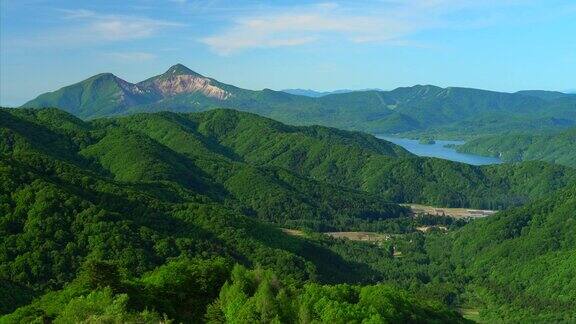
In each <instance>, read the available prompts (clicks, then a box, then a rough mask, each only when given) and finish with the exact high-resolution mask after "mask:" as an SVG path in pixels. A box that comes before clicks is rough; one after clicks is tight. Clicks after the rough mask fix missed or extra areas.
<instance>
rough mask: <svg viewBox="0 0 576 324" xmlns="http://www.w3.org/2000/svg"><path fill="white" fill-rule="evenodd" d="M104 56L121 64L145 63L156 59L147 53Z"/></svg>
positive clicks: (122, 53)
mask: <svg viewBox="0 0 576 324" xmlns="http://www.w3.org/2000/svg"><path fill="white" fill-rule="evenodd" d="M104 56H106V57H108V58H111V59H113V60H117V61H122V62H145V61H151V60H153V59H155V58H156V55H155V54H152V53H147V52H111V53H105V54H104Z"/></svg>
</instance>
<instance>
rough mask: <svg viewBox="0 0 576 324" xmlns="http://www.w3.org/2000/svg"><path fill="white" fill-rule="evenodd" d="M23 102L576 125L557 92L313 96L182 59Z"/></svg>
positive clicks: (492, 128)
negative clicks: (233, 77)
mask: <svg viewBox="0 0 576 324" xmlns="http://www.w3.org/2000/svg"><path fill="white" fill-rule="evenodd" d="M23 107H29V108H43V107H58V108H61V109H64V110H66V111H68V112H70V113H72V114H74V115H76V116H79V117H81V118H85V119H93V118H97V117H104V116H117V115H125V114H128V113H138V112H158V111H164V110H168V111H175V112H198V111H204V110H209V109H214V108H231V109H237V110H242V111H249V112H253V113H257V114H260V115H263V116H268V117H271V118H274V119H276V120H279V121H282V122H286V123H290V124H295V125H311V124H319V125H325V126H333V127H338V128H344V129H352V130H360V131H365V132H371V133H381V134H382V133H388V134H391V133H407V134H410V133H412V134H414V133H432V134H437V135H438V134H439V135H440V136H459V137H462V136H471V135H478V134H491V133H495V132H503V131H509V130H512V129H516V130H523V131H525V130H527V129H534V130H542V129H557V128H567V127H570V126H574V125H576V96H575V95H568V94H562V93H556V92H547V91H521V92H517V93H502V92H494V91H486V90H479V89H469V88H458V87H450V88H440V87H436V86H431V85H417V86H413V87H405V88H398V89H395V90H392V91H376V90H368V91H355V92H348V93H340V94H331V95H326V96H322V97H319V98H311V97H306V96H298V95H292V94H289V93H286V92H282V91H273V90H269V89H264V90H261V91H252V90H246V89H241V88H238V87H235V86H232V85H228V84H225V83H222V82H219V81H217V80H214V79H211V78H208V77H204V76H202V75H200V74H198V73H196V72H193V71H191V70H190V69H188V68H186V67H185V66H183V65H181V64H177V65H175V66H172V67H171V68H170V69H168V70H167V71H166V72H165V73H163V74H161V75H158V76H155V77H152V78H150V79H147V80H145V81H142V82H139V83H136V84H132V83H129V82H126V81H124V80H121V79H120V78H118V77H116V76H114V75H112V74H109V73H108V74H100V75H97V76H94V77H92V78H89V79H87V80H84V81H82V82H79V83H76V84H74V85H71V86H68V87H65V88H62V89H59V90H57V91H54V92H50V93H46V94H42V95H40V96H38V97H37V98H35V99H33V100H31V101H29V102H27V103H25V104H24V105H23Z"/></svg>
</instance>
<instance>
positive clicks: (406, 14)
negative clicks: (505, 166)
mask: <svg viewBox="0 0 576 324" xmlns="http://www.w3.org/2000/svg"><path fill="white" fill-rule="evenodd" d="M0 3H1V8H0V104H2V105H8V106H14V105H20V104H22V103H24V102H25V101H27V100H29V99H32V98H33V97H35V96H36V95H38V94H40V93H42V92H46V91H52V90H56V89H58V88H60V87H62V86H64V85H68V84H71V83H74V82H78V81H81V80H83V79H85V78H87V77H89V76H91V75H94V74H97V73H101V72H112V73H114V74H116V75H117V76H119V77H121V78H123V79H126V80H128V81H131V82H136V81H140V80H143V79H145V78H147V77H149V76H152V75H156V74H160V73H162V72H164V71H165V70H166V69H167V68H168V67H169V66H171V65H173V64H175V63H183V64H185V65H186V66H188V67H189V68H191V69H193V70H195V71H197V72H199V73H201V74H204V75H206V76H210V77H213V78H216V79H218V80H220V81H222V82H226V83H230V84H234V85H237V86H240V87H244V88H249V89H262V88H271V89H277V90H279V89H284V88H311V89H317V90H333V89H342V88H346V89H362V88H382V89H393V88H396V87H399V86H410V85H414V84H435V85H439V86H465V87H476V88H483V89H491V90H500V91H517V90H521V89H545V90H569V89H575V88H576V1H573V0H533V1H530V0H481V1H480V0H371V1H334V2H317V1H241V0H235V1H216V0H214V1H209V0H205V1H196V0H154V1H152V0H140V1H135V0H134V1H130V0H123V1H117V0H114V1H112V0H98V1H80V0H67V1H65V0H51V1H45V0H0Z"/></svg>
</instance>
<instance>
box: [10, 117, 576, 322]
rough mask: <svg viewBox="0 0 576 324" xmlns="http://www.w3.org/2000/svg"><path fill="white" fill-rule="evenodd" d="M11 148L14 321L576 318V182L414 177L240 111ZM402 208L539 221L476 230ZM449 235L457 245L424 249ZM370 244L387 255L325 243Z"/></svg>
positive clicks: (397, 159) (73, 121)
mask: <svg viewBox="0 0 576 324" xmlns="http://www.w3.org/2000/svg"><path fill="white" fill-rule="evenodd" d="M0 135H1V136H0V289H1V290H2V292H3V293H2V294H0V314H4V316H3V317H1V318H0V322H7V323H13V322H17V323H29V322H42V321H44V322H46V321H49V322H58V323H69V322H81V321H92V322H99V321H108V322H159V321H170V320H173V321H175V322H200V321H205V322H211V323H216V322H226V321H232V322H234V321H238V322H300V323H310V322H319V321H320V322H361V321H366V322H373V323H380V322H424V321H428V322H464V321H466V320H464V319H463V318H462V317H461V316H460V315H459V313H458V312H457V311H456V310H457V309H458V308H474V309H479V310H480V315H481V316H482V317H483V318H485V319H491V320H509V321H518V320H521V319H524V318H528V319H532V320H550V321H560V320H573V319H574V318H575V316H576V314H574V312H573V309H574V307H569V306H573V300H574V297H575V296H573V292H572V291H574V288H576V287H573V285H572V281H573V280H572V281H570V280H568V279H567V278H574V277H576V276H575V274H574V267H573V266H570V265H571V264H573V263H574V260H573V257H572V256H573V255H576V254H575V253H574V251H575V244H574V242H575V241H574V236H573V235H571V234H573V233H574V230H575V229H574V213H573V210H574V209H573V208H574V207H576V206H574V204H575V203H576V198H575V196H574V192H575V188H574V187H573V186H572V187H566V186H567V185H569V184H570V183H573V182H574V181H575V180H576V178H575V177H576V175H575V172H574V170H573V169H571V168H568V167H563V166H558V165H551V164H548V163H546V162H530V163H520V164H510V165H500V166H490V167H473V166H468V165H463V164H459V163H453V162H448V161H443V160H439V159H430V158H418V157H415V156H413V155H412V154H410V153H408V152H406V151H405V150H403V149H402V148H400V147H398V146H396V145H393V144H391V143H388V142H386V141H383V140H379V139H376V138H375V137H373V136H370V135H367V134H363V133H358V132H348V131H341V130H337V129H331V128H326V127H319V126H310V127H296V126H288V125H285V124H282V123H279V122H276V121H274V120H271V119H267V118H264V117H259V116H256V115H253V114H249V113H242V112H238V111H233V110H213V111H209V112H202V113H192V114H178V113H170V112H162V113H155V114H138V115H132V116H127V117H122V118H107V119H97V120H93V121H89V122H88V121H82V120H80V119H78V118H76V117H74V116H72V115H70V114H68V113H65V112H63V111H60V110H57V109H41V110H28V109H2V110H0ZM565 187H566V189H561V188H565ZM400 202H402V203H404V202H419V203H430V204H435V205H441V206H464V205H466V204H470V205H475V206H479V207H480V206H488V207H507V206H517V205H523V206H521V207H517V208H516V209H511V210H509V211H506V212H503V213H499V214H497V215H496V216H494V217H490V218H487V219H484V220H478V221H473V222H471V223H470V224H465V222H455V221H453V220H451V219H446V218H442V217H438V218H427V217H414V216H413V215H411V214H410V212H409V210H408V209H406V208H405V207H402V206H400V205H398V204H397V203H400ZM526 203H527V204H526ZM524 204H525V205H524ZM436 222H442V224H443V225H444V226H446V227H447V228H448V232H447V233H446V232H443V231H434V230H433V231H430V232H427V233H421V232H419V231H417V230H415V228H416V227H418V226H421V225H423V224H428V225H430V224H435V223H436ZM281 228H291V229H300V230H302V233H303V234H302V235H296V236H295V235H288V234H286V233H285V232H284V231H282V229H281ZM354 230H356V231H378V232H384V233H387V234H389V235H390V238H389V239H387V240H385V241H383V242H380V243H379V244H371V243H364V242H353V241H349V240H342V239H334V238H330V237H328V236H326V235H323V234H321V232H327V231H354ZM399 251H400V252H401V253H402V254H401V256H399V254H398V252H399ZM496 255H497V256H499V258H497V259H494V258H492V257H493V256H496ZM498 260H499V261H498ZM515 260H517V261H518V263H514V262H516V261H515ZM512 264H514V265H516V264H519V265H520V266H518V267H516V266H515V267H514V269H515V270H514V271H510V268H511V267H512ZM542 269H552V271H550V272H549V275H546V276H543V275H542V272H541V271H542ZM558 292H560V293H558Z"/></svg>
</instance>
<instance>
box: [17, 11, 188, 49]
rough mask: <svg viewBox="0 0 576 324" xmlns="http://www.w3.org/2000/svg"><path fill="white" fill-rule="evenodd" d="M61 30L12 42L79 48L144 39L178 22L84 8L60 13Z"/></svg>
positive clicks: (39, 33)
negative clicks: (99, 11) (103, 12)
mask: <svg viewBox="0 0 576 324" xmlns="http://www.w3.org/2000/svg"><path fill="white" fill-rule="evenodd" d="M60 12H61V16H60V17H61V19H62V20H63V23H62V24H63V25H64V26H65V27H55V28H53V29H50V30H45V31H41V32H38V33H37V34H36V35H34V36H31V37H27V38H22V39H18V40H16V41H15V42H14V43H15V45H24V46H55V45H57V46H59V47H70V46H83V45H94V44H98V43H108V42H121V41H130V40H137V39H145V38H149V37H153V36H155V35H158V34H159V33H160V32H162V31H163V30H166V29H168V28H174V27H179V26H182V25H181V24H179V23H175V22H171V21H166V20H160V19H152V18H147V17H141V16H135V15H110V14H102V13H98V12H94V11H91V10H86V9H76V10H68V9H66V10H60Z"/></svg>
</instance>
